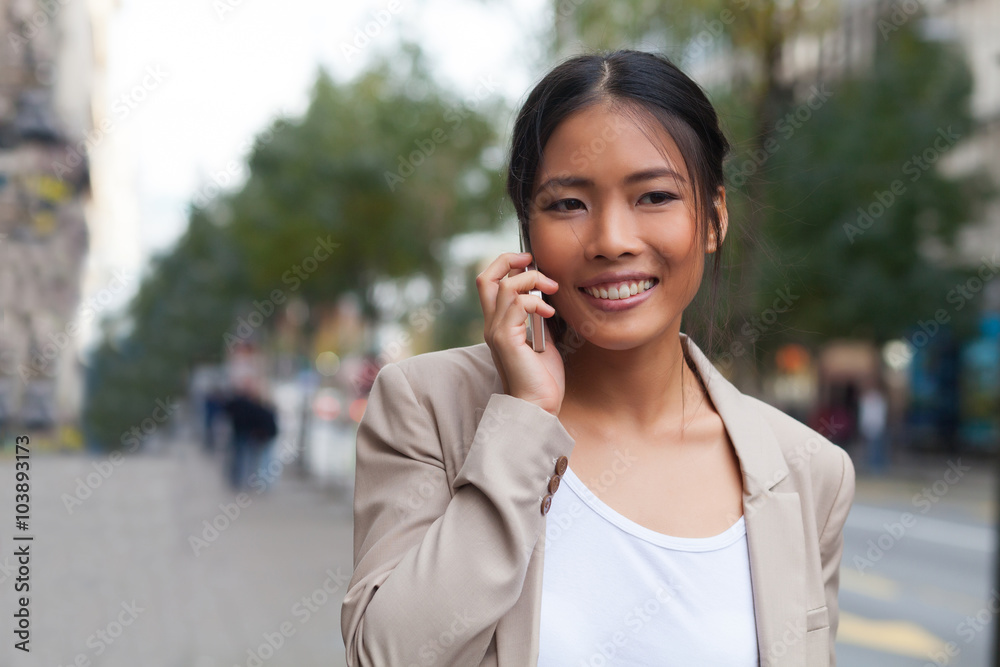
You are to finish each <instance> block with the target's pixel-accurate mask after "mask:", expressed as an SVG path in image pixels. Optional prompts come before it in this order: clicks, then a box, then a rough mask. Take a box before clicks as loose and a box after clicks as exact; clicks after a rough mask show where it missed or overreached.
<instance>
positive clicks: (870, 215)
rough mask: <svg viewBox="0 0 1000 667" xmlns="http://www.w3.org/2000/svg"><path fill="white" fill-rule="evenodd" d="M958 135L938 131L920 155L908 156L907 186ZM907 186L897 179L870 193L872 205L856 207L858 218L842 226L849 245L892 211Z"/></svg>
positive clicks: (952, 144)
mask: <svg viewBox="0 0 1000 667" xmlns="http://www.w3.org/2000/svg"><path fill="white" fill-rule="evenodd" d="M961 136H962V135H960V134H958V133H957V132H952V130H951V125H949V126H948V128H947V129H942V128H938V130H937V137H936V138H935V139H934V143H933V144H932V145H931V146H928V147H927V148H925V149H924V150H923V152H922V153H920V155H912V156H910V159H909V160H907V161H906V162H904V163H903V167H902V170H901V171H902V172H903V174H905V175H907V176H909V177H910V178H909V182H910V183H914V182H916V181H917V180H919V179H920V177H921V176H923V175H924V174H925V173H926V172H927V170H928V169H930V168H932V167H933V166H934V164H935V163H936V162H937V161H938V159H940V157H941V156H942V155H944V153H945V152H946V151H947V150H948V149H949V148H951V147H952V146H954V145H955V142H957V141H958V140H959V139H960V138H961ZM906 188H907V184H906V182H905V181H904V180H903V179H901V178H897V179H895V180H894V181H893V182H892V183H890V184H889V187H888V189H886V190H876V191H875V192H873V193H872V197H873V198H874V200H875V201H873V202H871V203H870V204H869V205H868V206H867V207H862V206H859V207H858V215H857V218H856V220H855V222H853V223H850V222H845V223H844V225H843V229H844V233H845V234H846V235H847V240H848V241H850V242H851V243H852V244H853V243H854V241H855V239H856V238H857V237H859V236H861V235H862V234H864V233H865V232H866V231H868V230H869V229H871V227H872V225H874V224H875V221H876V220H878V219H879V218H881V217H882V216H883V215H885V212H886V211H888V210H889V209H890V208H892V205H893V204H895V203H896V200H897V199H898V198H899V197H902V196H903V195H904V194H905V193H906Z"/></svg>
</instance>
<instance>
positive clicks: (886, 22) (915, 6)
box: [875, 0, 920, 42]
mask: <svg viewBox="0 0 1000 667" xmlns="http://www.w3.org/2000/svg"><path fill="white" fill-rule="evenodd" d="M919 11H920V3H919V2H917V0H900V2H897V3H895V4H894V5H893V6H892V11H891V12H890V13H889V15H888V17H886V18H880V19H879V20H878V21H876V22H875V25H876V26H877V27H878V32H879V34H880V35H882V41H885V42H887V41H889V35H891V34H892V33H894V32H896V31H897V30H899V29H900V28H902V27H903V26H904V25H906V23H907V22H908V21H909V20H910V19H911V18H913V17H914V16H915V15H916V14H917V12H919Z"/></svg>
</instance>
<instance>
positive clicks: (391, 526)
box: [341, 363, 575, 667]
mask: <svg viewBox="0 0 1000 667" xmlns="http://www.w3.org/2000/svg"><path fill="white" fill-rule="evenodd" d="M442 390H444V391H447V388H442ZM463 398H465V397H462V396H455V397H454V401H456V402H458V401H461V400H463ZM426 403H427V401H426V397H425V400H423V401H422V400H420V399H418V397H417V396H416V395H415V394H414V391H413V388H412V386H411V384H410V382H409V381H408V379H407V377H406V375H405V373H404V370H403V369H402V368H400V366H399V365H398V364H396V363H389V364H386V365H385V366H383V367H382V368H381V369H380V370H379V373H378V375H377V376H376V378H375V382H374V384H373V386H372V390H371V393H370V396H369V399H368V404H367V407H366V410H365V413H364V416H363V417H362V419H361V422H360V424H359V426H358V433H357V455H356V470H355V490H354V568H355V569H354V573H353V576H352V578H351V581H350V583H349V584H348V590H347V593H346V595H345V597H344V602H343V607H342V609H341V632H342V633H343V637H344V645H345V648H346V651H347V664H348V665H350V666H351V667H368V666H379V667H383V666H386V665H393V666H396V665H402V666H408V665H426V664H430V663H432V662H433V663H435V664H441V665H478V664H480V662H481V660H482V658H483V656H484V655H485V653H486V651H487V649H488V648H489V646H490V643H491V640H492V638H493V633H494V630H495V628H496V625H497V621H498V620H499V619H500V617H501V616H503V615H504V614H505V613H506V612H507V611H508V610H509V609H510V608H511V607H513V606H514V603H515V602H516V601H517V599H518V597H519V596H520V594H521V589H522V587H523V585H524V579H525V576H526V573H527V568H528V560H529V557H530V556H531V553H532V551H533V550H534V548H535V544H536V542H537V541H538V538H539V537H540V535H541V533H542V531H543V528H544V518H545V517H544V515H543V514H542V512H541V500H542V497H543V495H544V494H545V493H547V485H548V481H549V478H550V476H551V475H553V474H554V473H555V470H554V465H555V461H556V460H557V459H558V457H559V456H562V455H569V453H570V452H571V450H572V449H573V446H574V444H575V443H574V441H573V439H572V437H571V436H570V435H569V433H568V432H567V431H566V430H565V428H564V427H563V426H562V424H561V423H560V422H559V419H558V417H556V416H554V415H552V414H551V413H549V412H547V411H546V410H544V409H542V408H541V407H539V406H537V405H535V404H534V403H531V402H529V401H525V400H522V399H520V398H516V397H513V396H510V395H507V394H492V395H491V397H490V399H489V402H488V404H487V406H486V409H485V412H484V413H483V415H482V418H481V420H480V422H479V425H478V427H477V430H476V432H475V436H474V438H473V440H472V442H471V444H470V445H469V450H468V454H467V456H466V458H465V461H464V463H463V464H462V466H461V468H460V469H459V470H458V472H457V473H456V476H455V480H454V482H453V483H452V484H449V483H448V478H447V476H446V472H445V465H444V457H443V455H442V443H441V441H440V437H439V435H438V429H437V427H436V424H435V421H434V420H433V419H431V418H430V414H429V413H428V411H427V409H426V408H425V407H424V406H425V405H426ZM445 414H447V413H445ZM438 418H439V419H440V418H445V417H441V416H439V417H438Z"/></svg>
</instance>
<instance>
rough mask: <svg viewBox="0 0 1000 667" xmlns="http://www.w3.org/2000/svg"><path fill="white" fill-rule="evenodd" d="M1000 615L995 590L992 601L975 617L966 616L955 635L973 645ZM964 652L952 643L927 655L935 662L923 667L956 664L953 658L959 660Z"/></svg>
mask: <svg viewBox="0 0 1000 667" xmlns="http://www.w3.org/2000/svg"><path fill="white" fill-rule="evenodd" d="M998 613H1000V591H997V589H995V588H994V589H993V590H992V591H990V599H989V600H987V602H986V605H985V606H983V607H982V608H981V609H979V611H978V612H976V615H975V616H966V617H965V618H964V619H963V620H962V621H960V622H959V623H958V625H956V626H955V634H957V635H959V636H960V637H961V638H962V639H964V640H965V643H966V644H971V643H972V640H973V639H975V638H976V636H977V635H978V634H979V633H981V632H982V631H983V630H989V629H990V627H991V621H992V619H993V617H994V616H996V615H997V614H998ZM961 652H962V649H961V648H959V646H958V644H957V643H955V642H953V641H950V642H948V643H947V644H945V645H944V647H943V648H942V649H941V650H938V651H933V652H931V653H928V654H927V657H928V658H930V659H931V660H933V662H925V663H924V665H923V667H944V666H945V665H951V664H954V661H953V660H952V658H957V657H958V655H959V654H960V653H961Z"/></svg>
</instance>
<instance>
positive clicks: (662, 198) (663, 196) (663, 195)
mask: <svg viewBox="0 0 1000 667" xmlns="http://www.w3.org/2000/svg"><path fill="white" fill-rule="evenodd" d="M646 197H658V198H659V200H658V201H651V202H649V203H650V204H654V205H656V204H665V203H667V202H669V201H673V200H674V199H677V198H678V197H677V195H673V194H670V193H669V192H647V193H646V194H644V195H643V196H642V197H640V198H639V201H640V202H641V201H642V200H643V199H645V198H646Z"/></svg>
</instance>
